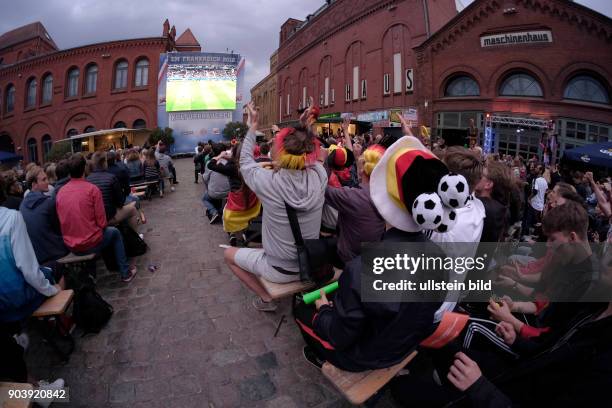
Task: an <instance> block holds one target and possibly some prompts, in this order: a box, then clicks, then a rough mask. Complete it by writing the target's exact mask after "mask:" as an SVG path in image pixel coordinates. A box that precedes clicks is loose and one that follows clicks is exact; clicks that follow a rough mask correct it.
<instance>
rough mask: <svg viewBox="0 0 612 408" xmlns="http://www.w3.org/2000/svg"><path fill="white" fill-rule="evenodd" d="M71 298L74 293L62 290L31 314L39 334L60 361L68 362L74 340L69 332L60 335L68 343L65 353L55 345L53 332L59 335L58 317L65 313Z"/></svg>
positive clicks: (69, 290)
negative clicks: (35, 321) (36, 321)
mask: <svg viewBox="0 0 612 408" xmlns="http://www.w3.org/2000/svg"><path fill="white" fill-rule="evenodd" d="M73 298H74V291H73V290H72V289H66V290H62V291H60V292H58V293H57V295H55V296H52V297H50V298H48V299H47V300H45V301H44V302H43V304H42V305H40V307H39V308H38V309H36V310H35V311H34V313H32V317H34V318H36V319H37V320H38V323H39V324H38V325H37V327H38V330H39V332H40V334H41V335H42V336H43V338H44V339H45V340H46V341H47V343H49V345H50V346H51V347H52V348H53V350H55V352H56V353H57V354H58V355H59V356H60V357H61V359H62V361H68V359H69V357H70V354H71V353H72V351H73V350H74V339H73V338H72V335H71V334H70V333H69V332H68V333H66V334H63V335H62V337H63V338H64V339H66V340H67V341H68V351H67V352H66V351H64V350H62V349H61V348H60V346H59V345H58V344H57V341H56V339H55V337H56V336H55V335H54V333H53V331H54V330H55V331H56V332H57V333H59V326H58V324H59V317H60V316H61V315H63V314H64V313H65V312H66V309H68V306H70V303H71V302H72V299H73ZM52 319H53V320H52Z"/></svg>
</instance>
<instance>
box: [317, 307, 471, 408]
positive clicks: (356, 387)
mask: <svg viewBox="0 0 612 408" xmlns="http://www.w3.org/2000/svg"><path fill="white" fill-rule="evenodd" d="M468 319H469V316H468V315H464V314H460V313H455V312H446V313H444V314H443V315H442V319H441V321H440V323H439V324H438V327H436V330H434V332H433V333H432V334H431V335H430V336H429V337H427V338H426V339H425V340H423V341H422V342H421V344H420V347H424V348H433V349H438V348H441V347H443V346H445V345H446V344H448V343H449V342H450V341H452V340H454V339H456V338H457V337H458V336H459V334H460V333H461V331H462V330H463V328H464V327H465V326H466V324H467V322H468ZM416 355H417V351H416V350H415V351H413V352H412V353H410V354H409V355H408V356H407V357H406V358H405V359H404V360H402V361H401V362H400V363H398V364H396V365H394V366H392V367H388V368H380V369H378V370H369V371H362V372H358V373H353V372H350V371H344V370H341V369H339V368H338V367H335V366H334V365H332V364H330V363H328V362H325V363H324V364H323V368H322V371H323V375H324V376H325V377H326V378H327V379H328V380H329V381H331V383H332V384H333V386H334V387H335V388H336V389H337V390H338V391H339V392H340V393H341V394H342V395H343V396H344V397H345V398H346V399H347V400H348V401H349V402H350V403H351V404H354V405H359V404H363V403H364V402H365V401H367V400H368V399H369V398H370V397H372V396H373V395H374V394H376V393H377V392H378V390H380V389H381V388H382V387H384V386H385V384H387V383H388V382H389V381H391V379H392V378H393V377H395V376H396V375H397V373H399V372H400V370H402V369H403V368H404V367H406V365H407V364H408V363H409V362H410V361H411V360H412V359H414V357H416Z"/></svg>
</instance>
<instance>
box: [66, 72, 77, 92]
mask: <svg viewBox="0 0 612 408" xmlns="http://www.w3.org/2000/svg"><path fill="white" fill-rule="evenodd" d="M78 94H79V69H78V68H72V69H71V70H70V71H68V84H67V86H66V96H67V97H69V98H70V97H73V96H77V95H78Z"/></svg>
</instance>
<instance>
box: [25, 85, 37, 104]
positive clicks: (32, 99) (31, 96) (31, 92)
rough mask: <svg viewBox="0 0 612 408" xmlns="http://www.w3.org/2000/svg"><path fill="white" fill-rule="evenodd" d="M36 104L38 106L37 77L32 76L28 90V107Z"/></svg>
mask: <svg viewBox="0 0 612 408" xmlns="http://www.w3.org/2000/svg"><path fill="white" fill-rule="evenodd" d="M34 106H36V78H30V80H28V86H27V92H26V108H31V107H34Z"/></svg>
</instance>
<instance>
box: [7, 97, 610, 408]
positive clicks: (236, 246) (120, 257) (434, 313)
mask: <svg viewBox="0 0 612 408" xmlns="http://www.w3.org/2000/svg"><path fill="white" fill-rule="evenodd" d="M247 112H248V123H247V125H248V127H249V130H248V132H247V134H246V136H245V137H244V138H243V139H242V140H238V139H234V140H232V141H231V143H228V144H225V143H212V142H209V143H206V144H205V143H200V144H198V146H197V147H196V148H195V151H194V157H193V163H194V183H196V184H198V183H199V182H200V180H201V181H202V182H203V184H204V186H205V187H204V194H203V197H202V202H203V206H204V209H205V211H206V216H207V217H208V220H209V223H210V224H215V223H217V222H219V221H221V222H222V224H223V230H224V232H225V233H226V234H227V237H228V241H229V244H230V245H229V247H228V248H226V249H225V252H224V259H225V262H226V263H227V265H228V267H229V269H230V270H231V272H232V273H233V274H235V275H236V277H237V278H238V279H239V280H240V281H241V282H242V283H243V284H244V285H245V286H246V287H247V288H248V289H249V290H250V291H252V292H253V301H252V305H253V307H254V308H256V309H257V310H259V311H262V312H274V311H276V310H277V308H278V304H277V302H276V301H274V300H273V299H272V298H271V296H270V294H269V293H268V291H267V290H266V288H265V286H264V285H263V284H262V281H261V279H264V280H266V281H269V282H273V283H278V284H284V283H290V282H294V281H298V280H300V279H302V278H304V262H306V263H308V262H311V261H309V260H306V261H305V260H304V259H303V257H304V256H306V257H308V253H307V252H306V253H304V252H303V251H301V249H303V247H304V245H305V244H304V243H305V242H306V241H313V240H319V241H320V242H323V241H324V245H325V248H326V252H325V253H324V254H322V255H321V257H322V258H324V259H323V260H324V261H325V262H324V263H325V265H324V266H326V267H328V268H327V270H328V271H332V272H333V268H332V266H333V267H335V268H336V269H337V270H341V271H342V272H341V274H340V277H339V280H338V287H339V288H338V290H337V291H336V292H335V293H333V294H332V295H329V296H328V295H326V294H325V292H323V291H322V292H321V293H320V298H319V299H318V300H317V301H316V302H315V303H314V304H313V305H307V304H305V303H298V304H297V305H296V307H295V309H294V318H295V322H296V325H297V328H298V329H299V330H300V332H301V333H302V336H303V338H304V341H305V344H306V345H305V347H304V349H303V354H304V357H305V358H306V360H307V361H308V362H309V363H311V364H312V365H314V366H316V367H319V368H320V367H322V365H323V363H324V362H325V361H328V362H330V363H331V364H333V365H335V366H336V367H338V368H341V369H343V370H347V371H364V370H371V369H377V368H386V367H390V366H393V365H395V364H397V363H399V362H401V361H402V360H403V359H404V358H405V357H406V356H407V355H408V354H409V353H411V352H412V351H413V350H414V349H415V348H416V347H418V345H419V344H420V343H421V342H422V341H423V340H424V339H426V338H428V337H429V336H430V335H431V334H432V333H433V332H434V330H435V329H436V327H437V326H438V324H439V323H440V321H441V320H442V319H443V317H444V316H445V314H447V313H449V312H458V313H462V314H466V315H468V316H469V320H468V323H467V324H466V326H465V328H464V329H463V331H462V332H461V334H460V335H459V336H458V337H457V338H455V339H454V340H452V341H451V342H449V343H448V344H446V345H445V346H444V347H442V348H439V349H427V350H424V352H423V353H420V354H419V359H421V361H422V364H418V365H417V367H416V368H415V369H413V368H410V374H409V375H401V376H397V377H395V378H394V379H393V381H392V382H391V391H392V394H393V396H394V397H395V399H396V400H397V401H398V402H399V403H400V404H402V405H406V406H419V407H427V406H445V405H448V404H451V405H456V406H474V407H497V406H535V405H542V404H546V405H559V406H575V405H577V404H584V403H590V402H592V401H597V399H598V398H601V397H602V395H604V393H605V391H606V387H605V384H609V383H610V381H612V372H611V371H610V367H611V366H612V365H611V364H610V363H612V353H611V352H612V303H611V302H609V300H610V299H609V298H610V296H609V294H610V293H612V292H611V291H610V285H612V269H611V267H610V264H609V262H610V259H609V253H608V252H606V250H607V242H608V241H609V240H610V237H611V234H610V233H609V231H610V217H611V216H612V208H611V207H612V205H611V202H612V192H611V188H610V178H609V176H608V174H605V173H601V174H600V173H597V172H591V171H587V172H582V171H578V170H574V171H571V170H569V169H560V168H558V167H557V166H556V165H555V164H554V163H553V164H550V163H548V164H544V163H542V162H540V161H539V160H538V158H537V157H535V156H534V157H532V158H529V159H527V160H525V159H523V158H521V157H520V156H517V157H510V156H508V155H505V156H503V157H500V156H499V155H497V154H487V155H484V154H483V151H482V149H481V148H480V147H479V146H477V145H475V144H472V145H471V146H470V147H463V146H446V145H445V144H444V141H443V140H438V141H435V142H433V143H432V141H430V140H421V139H419V138H417V137H415V136H413V134H412V131H411V126H410V124H409V123H408V122H406V121H405V120H404V118H401V116H400V120H401V121H402V130H403V134H404V136H402V137H394V136H390V135H384V136H383V135H378V136H371V135H363V136H354V135H350V134H349V131H348V129H349V120H345V121H344V122H343V124H342V127H341V131H340V132H338V133H337V134H336V135H330V134H327V135H317V134H315V132H314V128H313V124H314V123H315V121H316V119H317V116H318V109H317V107H315V106H313V105H312V102H311V104H310V106H309V107H307V108H305V109H304V110H303V111H302V112H301V117H300V125H299V126H297V127H286V128H283V129H279V131H278V132H277V133H276V134H275V136H274V137H273V138H272V139H271V140H268V141H266V140H265V138H264V137H263V134H261V133H259V132H258V111H257V108H256V107H255V106H254V104H253V103H250V104H249V105H248V106H247ZM165 179H169V180H170V184H171V187H170V188H171V189H173V188H174V187H173V184H175V183H177V180H176V170H175V169H174V164H173V162H172V159H171V158H170V156H169V155H168V154H167V147H166V146H165V145H164V144H163V143H162V142H160V143H158V144H157V145H155V146H151V147H149V148H143V149H139V148H129V149H126V150H124V151H114V150H112V151H108V152H101V151H100V152H95V153H93V154H88V155H84V154H82V153H76V154H69V155H67V157H66V158H64V159H63V160H60V161H59V162H57V163H48V164H45V165H44V166H43V167H41V166H38V165H36V164H29V165H28V166H27V167H26V168H25V169H24V170H23V171H22V170H20V169H17V170H9V171H5V172H3V173H2V174H1V177H0V268H1V273H0V327H1V331H0V336H1V341H2V345H1V346H0V353H1V354H2V357H3V364H2V365H1V367H0V377H1V378H9V379H12V380H13V381H18V382H26V381H28V380H29V379H28V377H27V369H26V367H25V362H24V360H23V349H24V347H26V346H27V344H26V343H27V336H24V335H23V333H22V332H23V327H24V321H25V320H26V319H27V318H28V317H29V316H30V315H31V314H32V312H33V311H34V310H36V308H38V307H39V306H40V305H41V304H42V302H43V301H44V300H45V299H46V298H48V297H50V296H54V295H55V294H57V293H58V292H59V291H60V290H62V289H63V288H65V286H66V282H65V279H64V274H65V271H64V270H63V268H62V266H61V265H60V264H59V263H58V260H59V259H61V258H62V257H64V256H65V255H67V254H69V253H73V254H76V255H85V254H104V253H106V254H108V253H110V254H112V255H111V256H112V257H113V260H114V262H115V263H116V265H117V270H118V272H119V275H120V279H121V280H122V281H123V282H125V283H128V282H130V281H131V280H132V279H133V278H134V276H135V275H136V273H137V268H136V266H135V264H134V262H133V259H132V260H130V259H129V258H128V252H129V251H127V249H128V248H126V243H125V242H124V240H125V236H126V235H125V234H126V232H125V231H131V233H135V234H137V233H138V228H139V225H140V224H143V223H145V222H146V219H145V217H144V213H143V212H142V208H141V207H140V202H139V201H140V199H139V198H138V197H137V196H136V195H135V194H133V192H132V190H131V187H130V186H131V185H133V184H136V183H142V182H144V183H149V184H150V188H151V189H154V190H155V191H156V192H158V193H159V196H160V197H163V195H164V191H165V190H166V182H165ZM449 189H453V190H452V193H451V192H449V191H450V190H449ZM255 224H258V225H260V234H261V247H260V248H252V247H248V245H247V243H248V242H249V241H250V237H251V234H252V233H253V231H252V228H253V226H254V225H255ZM140 238H141V239H142V238H143V236H142V235H141V236H140ZM519 241H520V242H522V243H521V244H520V245H517V246H516V247H514V248H515V249H516V252H515V253H513V254H512V256H511V257H510V258H509V260H508V261H507V262H506V263H499V260H498V263H497V264H496V263H495V262H491V263H490V264H489V265H487V267H488V268H489V269H488V270H487V272H488V271H491V270H495V271H496V272H497V274H496V275H495V276H496V280H495V282H494V284H495V289H494V290H495V293H496V295H495V296H492V297H491V299H490V300H489V301H488V302H472V301H466V300H465V294H464V293H457V292H451V291H449V292H446V291H441V292H440V294H439V298H438V299H437V300H436V301H433V300H431V299H428V300H426V301H425V300H423V301H411V302H401V301H365V300H364V293H363V290H364V289H363V285H362V283H363V282H362V278H363V276H365V275H366V274H367V272H368V271H364V265H365V263H364V262H365V261H364V259H363V258H362V251H363V247H362V244H363V243H377V242H381V243H383V244H389V245H393V244H397V243H419V244H428V243H434V244H436V245H437V246H435V248H438V249H437V250H438V251H439V253H442V252H443V250H442V249H441V248H451V249H450V251H451V253H447V254H446V255H449V256H454V257H472V258H473V257H475V256H476V255H477V254H479V253H481V251H482V250H483V249H482V248H483V247H482V245H485V244H490V243H494V244H499V245H502V244H503V243H507V242H519ZM538 242H542V243H545V245H544V246H542V248H545V250H543V251H541V250H538V249H537V248H539V247H538V246H537V243H538ZM449 243H450V244H453V243H462V245H461V246H457V247H452V246H450V247H449V246H444V245H445V244H449ZM594 243H602V245H600V246H596V247H592V245H591V244H594ZM438 246H439V247H438ZM330 248H332V250H331V251H330V250H329V249H330ZM445 250H446V249H445ZM413 255H417V254H413ZM319 261H320V260H319ZM323 269H325V268H322V269H321V270H323ZM560 270H561V271H563V273H560V272H559V271H560ZM310 272H311V273H314V271H310ZM452 272H453V271H449V270H446V269H444V268H442V267H440V268H437V269H435V268H434V270H432V271H429V273H431V278H432V279H434V280H438V281H441V280H445V279H448V277H449V273H452ZM553 275H554V276H553ZM313 276H314V275H313ZM325 276H326V279H321V282H319V283H322V282H323V281H325V280H328V279H329V278H331V276H330V275H329V274H328V275H325ZM476 276H477V272H476V271H472V270H469V271H468V272H467V273H466V274H465V275H464V277H463V279H466V278H471V277H476ZM480 277H481V276H480ZM593 292H597V293H600V292H603V293H606V294H607V295H604V296H599V297H598V298H597V299H598V300H593V299H595V297H594V296H592V294H593ZM497 294H499V295H500V296H497ZM589 296H590V297H589ZM606 296H607V297H606ZM559 299H563V301H559ZM5 356H6V358H7V359H6V361H7V362H8V363H7V364H5V363H4V361H5V360H4V358H5ZM61 385H63V384H62V383H61V382H59V383H54V384H52V386H54V387H57V386H61ZM43 386H44V385H43Z"/></svg>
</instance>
